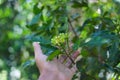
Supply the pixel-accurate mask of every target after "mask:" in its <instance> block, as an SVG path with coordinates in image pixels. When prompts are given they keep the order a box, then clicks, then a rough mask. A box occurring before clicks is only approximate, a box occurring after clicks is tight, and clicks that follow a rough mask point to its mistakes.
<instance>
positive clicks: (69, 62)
mask: <svg viewBox="0 0 120 80" xmlns="http://www.w3.org/2000/svg"><path fill="white" fill-rule="evenodd" d="M79 54H80V51H79V50H77V51H75V52H74V53H73V54H72V55H71V59H72V60H73V61H74V62H75V60H76V58H77V57H78V56H79ZM73 61H71V60H70V59H69V58H67V60H66V63H65V66H67V67H68V68H71V67H72V65H73Z"/></svg>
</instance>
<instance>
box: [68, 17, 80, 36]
mask: <svg viewBox="0 0 120 80" xmlns="http://www.w3.org/2000/svg"><path fill="white" fill-rule="evenodd" d="M68 22H69V24H70V27H71V29H72V31H73V33H74V35H75V36H76V37H78V35H77V33H76V32H75V29H74V27H73V25H72V23H71V21H70V19H69V18H68Z"/></svg>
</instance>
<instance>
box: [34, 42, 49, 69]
mask: <svg viewBox="0 0 120 80" xmlns="http://www.w3.org/2000/svg"><path fill="white" fill-rule="evenodd" d="M33 47H34V54H35V61H36V64H37V67H38V69H39V70H43V68H44V64H45V63H46V59H47V56H46V55H44V54H43V53H42V50H41V47H40V45H39V43H38V42H33Z"/></svg>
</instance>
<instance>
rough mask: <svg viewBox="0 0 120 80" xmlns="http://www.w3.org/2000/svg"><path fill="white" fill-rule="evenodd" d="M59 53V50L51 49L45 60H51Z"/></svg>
mask: <svg viewBox="0 0 120 80" xmlns="http://www.w3.org/2000/svg"><path fill="white" fill-rule="evenodd" d="M59 54H61V51H60V50H55V51H53V52H52V53H51V54H50V55H49V56H48V58H47V60H50V61H51V60H53V59H54V58H55V57H57V56H58V55H59Z"/></svg>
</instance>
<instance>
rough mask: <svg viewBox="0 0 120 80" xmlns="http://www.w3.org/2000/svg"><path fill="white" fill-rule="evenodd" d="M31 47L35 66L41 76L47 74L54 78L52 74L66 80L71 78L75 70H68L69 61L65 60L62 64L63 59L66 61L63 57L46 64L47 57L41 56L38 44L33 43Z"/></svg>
mask: <svg viewBox="0 0 120 80" xmlns="http://www.w3.org/2000/svg"><path fill="white" fill-rule="evenodd" d="M33 46H34V52H35V60H36V64H37V67H38V69H39V71H40V73H41V74H45V75H47V74H48V75H52V76H54V74H55V75H56V74H58V75H60V76H63V77H67V78H68V80H70V79H71V78H72V76H73V74H74V72H75V71H76V68H75V67H72V68H68V67H69V66H70V65H71V61H70V60H69V59H67V60H66V63H65V64H62V63H63V61H64V59H66V58H65V57H63V56H61V57H60V58H59V59H54V60H53V61H50V62H48V61H46V59H47V56H45V55H43V53H42V50H41V48H40V45H39V43H37V42H34V43H33Z"/></svg>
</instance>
